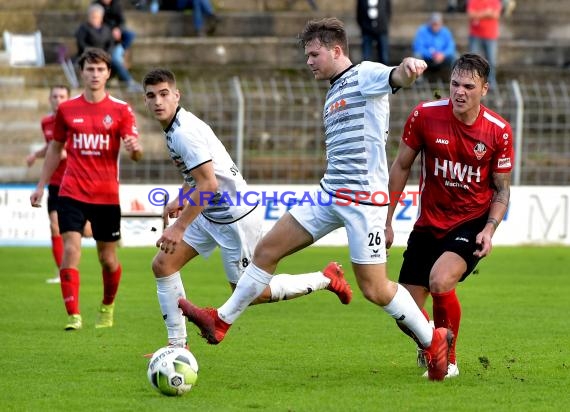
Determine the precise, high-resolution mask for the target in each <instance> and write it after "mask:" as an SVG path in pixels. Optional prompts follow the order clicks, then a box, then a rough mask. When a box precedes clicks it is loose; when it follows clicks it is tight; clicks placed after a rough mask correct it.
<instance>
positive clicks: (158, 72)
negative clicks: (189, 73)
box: [143, 69, 176, 87]
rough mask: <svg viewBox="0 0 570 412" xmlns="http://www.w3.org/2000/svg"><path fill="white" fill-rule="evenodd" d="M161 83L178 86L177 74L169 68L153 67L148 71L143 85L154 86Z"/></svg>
mask: <svg viewBox="0 0 570 412" xmlns="http://www.w3.org/2000/svg"><path fill="white" fill-rule="evenodd" d="M159 83H168V85H169V86H176V76H174V73H172V72H171V71H170V70H168V69H153V70H151V71H150V72H148V73H147V74H146V75H145V76H144V79H143V87H145V86H147V85H149V84H150V85H151V86H154V85H155V84H159Z"/></svg>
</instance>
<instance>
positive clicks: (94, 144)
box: [73, 133, 111, 150]
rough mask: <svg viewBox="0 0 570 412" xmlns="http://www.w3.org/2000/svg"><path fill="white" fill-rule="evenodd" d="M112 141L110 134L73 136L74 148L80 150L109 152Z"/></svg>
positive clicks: (80, 134)
mask: <svg viewBox="0 0 570 412" xmlns="http://www.w3.org/2000/svg"><path fill="white" fill-rule="evenodd" d="M110 141H111V137H110V136H109V135H108V134H102V133H96V134H93V133H79V134H75V133H74V134H73V148H74V149H78V150H109V145H110Z"/></svg>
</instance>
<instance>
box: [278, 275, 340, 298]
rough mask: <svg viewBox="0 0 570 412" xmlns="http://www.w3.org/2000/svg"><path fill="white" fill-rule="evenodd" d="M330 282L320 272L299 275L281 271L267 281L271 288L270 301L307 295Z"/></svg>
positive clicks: (323, 287)
mask: <svg viewBox="0 0 570 412" xmlns="http://www.w3.org/2000/svg"><path fill="white" fill-rule="evenodd" d="M329 283H330V279H329V278H327V277H326V276H325V275H323V274H322V272H312V273H303V274H301V275H289V274H286V273H282V274H280V275H275V276H273V278H272V279H271V282H269V288H270V289H271V302H278V301H280V300H288V299H294V298H297V297H299V296H304V295H308V294H309V293H311V292H313V291H315V290H321V289H325V288H326V287H327V286H328V285H329Z"/></svg>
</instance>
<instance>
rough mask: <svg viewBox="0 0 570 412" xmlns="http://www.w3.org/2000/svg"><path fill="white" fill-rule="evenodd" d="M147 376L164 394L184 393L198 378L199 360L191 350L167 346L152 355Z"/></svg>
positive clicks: (176, 394) (178, 394)
mask: <svg viewBox="0 0 570 412" xmlns="http://www.w3.org/2000/svg"><path fill="white" fill-rule="evenodd" d="M147 376H148V380H149V382H150V383H151V385H152V386H153V387H155V388H156V389H157V390H158V391H160V392H161V393H163V394H164V395H168V396H180V395H184V394H185V393H186V392H188V391H189V390H190V389H192V386H194V384H195V383H196V380H197V379H198V362H197V361H196V358H195V357H194V355H193V354H192V353H191V352H190V351H189V350H187V349H184V348H172V347H168V346H166V347H164V348H160V349H159V350H157V351H156V352H154V354H153V355H152V358H151V359H150V361H149V363H148V370H147Z"/></svg>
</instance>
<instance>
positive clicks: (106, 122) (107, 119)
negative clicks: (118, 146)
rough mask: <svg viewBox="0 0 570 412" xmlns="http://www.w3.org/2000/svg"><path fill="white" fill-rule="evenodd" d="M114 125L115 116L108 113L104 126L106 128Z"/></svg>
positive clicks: (104, 119)
mask: <svg viewBox="0 0 570 412" xmlns="http://www.w3.org/2000/svg"><path fill="white" fill-rule="evenodd" d="M112 125H113V118H112V117H111V116H109V115H106V116H105V117H103V126H105V129H107V130H108V129H109V128H110V127H111V126H112Z"/></svg>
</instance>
